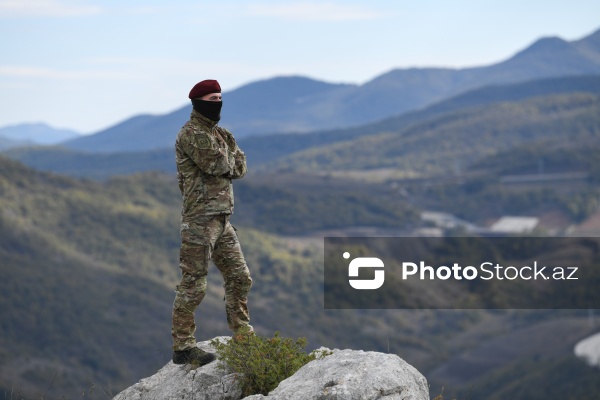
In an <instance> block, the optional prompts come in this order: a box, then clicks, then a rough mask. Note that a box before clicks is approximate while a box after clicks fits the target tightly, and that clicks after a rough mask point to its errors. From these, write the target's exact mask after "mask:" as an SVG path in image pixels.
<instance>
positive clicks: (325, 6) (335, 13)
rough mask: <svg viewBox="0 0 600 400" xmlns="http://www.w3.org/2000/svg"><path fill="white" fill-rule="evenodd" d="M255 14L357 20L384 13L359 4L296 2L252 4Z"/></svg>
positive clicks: (377, 16)
mask: <svg viewBox="0 0 600 400" xmlns="http://www.w3.org/2000/svg"><path fill="white" fill-rule="evenodd" d="M248 11H249V12H250V14H251V15H253V16H262V17H275V18H282V19H287V20H295V21H356V20H369V19H377V18H381V17H382V16H383V13H381V12H378V11H375V10H372V9H369V8H366V7H364V6H361V5H357V4H341V3H332V2H319V3H317V2H310V1H303V2H294V3H287V4H252V5H250V6H249V7H248Z"/></svg>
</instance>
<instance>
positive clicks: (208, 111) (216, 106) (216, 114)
mask: <svg viewBox="0 0 600 400" xmlns="http://www.w3.org/2000/svg"><path fill="white" fill-rule="evenodd" d="M192 105H193V106H194V110H196V111H198V112H199V113H200V114H202V115H204V116H205V117H206V118H208V119H212V120H213V121H215V122H218V121H219V120H220V119H221V107H222V106H223V102H222V101H206V100H199V99H192Z"/></svg>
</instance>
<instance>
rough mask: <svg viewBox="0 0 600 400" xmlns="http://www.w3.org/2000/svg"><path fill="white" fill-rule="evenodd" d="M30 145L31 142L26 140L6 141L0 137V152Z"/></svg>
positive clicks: (6, 139)
mask: <svg viewBox="0 0 600 400" xmlns="http://www.w3.org/2000/svg"><path fill="white" fill-rule="evenodd" d="M30 144H31V142H29V141H27V140H13V139H8V138H6V137H4V136H0V151H2V150H8V149H11V148H15V147H23V146H28V145H30Z"/></svg>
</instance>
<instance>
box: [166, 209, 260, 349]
mask: <svg viewBox="0 0 600 400" xmlns="http://www.w3.org/2000/svg"><path fill="white" fill-rule="evenodd" d="M211 259H212V260H213V262H214V263H215V265H216V266H217V268H218V269H219V271H221V274H222V275H223V280H224V282H225V284H224V287H225V311H226V314H227V323H228V324H229V328H230V329H231V330H232V331H234V332H236V331H237V330H239V329H240V328H249V329H250V330H252V326H251V325H250V315H249V313H248V306H247V299H248V292H249V291H250V287H251V286H252V279H251V278H250V271H249V270H248V267H247V266H246V261H245V260H244V255H243V254H242V249H241V247H240V243H239V241H238V238H237V234H236V232H235V230H234V228H233V226H232V225H231V224H230V223H229V215H214V216H204V217H200V218H196V219H195V220H194V221H193V222H184V223H182V224H181V250H180V253H179V267H180V268H181V272H182V278H181V282H180V284H179V285H177V288H176V290H175V292H176V295H175V301H174V303H173V326H172V330H171V334H172V336H173V349H174V350H186V349H189V348H192V347H195V346H196V339H195V337H194V333H195V331H196V324H195V321H194V311H195V310H196V308H197V307H198V305H199V304H200V302H201V301H202V299H203V298H204V295H205V294H206V276H207V274H208V262H209V260H211Z"/></svg>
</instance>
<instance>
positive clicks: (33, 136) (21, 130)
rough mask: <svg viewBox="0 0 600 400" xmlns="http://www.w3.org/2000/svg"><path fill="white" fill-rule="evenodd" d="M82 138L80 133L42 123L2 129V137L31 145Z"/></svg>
mask: <svg viewBox="0 0 600 400" xmlns="http://www.w3.org/2000/svg"><path fill="white" fill-rule="evenodd" d="M80 136H81V134H80V133H78V132H75V131H73V130H70V129H57V128H53V127H51V126H49V125H46V124H42V123H37V124H18V125H10V126H5V127H2V128H0V137H4V138H7V139H11V140H14V141H18V142H28V143H31V144H41V145H52V144H57V143H60V142H63V141H65V140H70V139H75V138H78V137H80Z"/></svg>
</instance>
